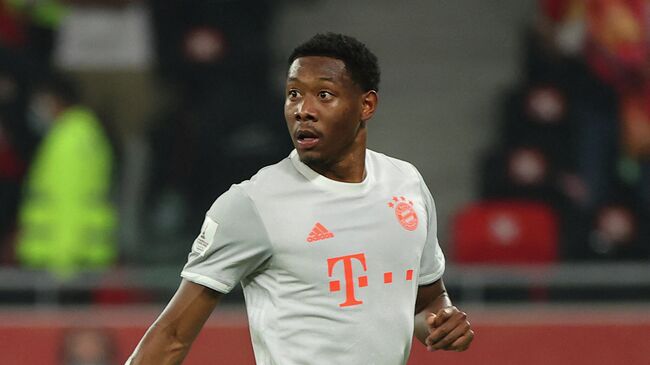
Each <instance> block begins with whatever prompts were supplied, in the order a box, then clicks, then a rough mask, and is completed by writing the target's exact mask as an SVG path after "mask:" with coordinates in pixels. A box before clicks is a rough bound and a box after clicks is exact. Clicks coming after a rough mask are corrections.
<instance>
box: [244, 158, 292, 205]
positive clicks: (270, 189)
mask: <svg viewBox="0 0 650 365" xmlns="http://www.w3.org/2000/svg"><path fill="white" fill-rule="evenodd" d="M301 182H304V178H303V177H302V175H300V173H299V172H298V171H297V170H296V169H295V167H294V166H293V164H292V163H291V159H290V158H289V157H286V158H284V159H282V160H280V161H279V162H277V163H275V164H273V165H269V166H266V167H263V168H262V169H260V170H259V171H258V172H257V173H256V174H255V175H253V176H252V177H251V178H250V179H248V180H245V181H242V182H240V183H239V184H235V185H233V187H237V188H239V189H241V190H242V191H243V192H244V193H245V194H246V195H247V196H249V197H250V198H251V199H255V198H256V197H258V196H260V195H273V194H276V193H278V192H284V191H286V190H288V189H290V187H291V186H294V184H296V183H301Z"/></svg>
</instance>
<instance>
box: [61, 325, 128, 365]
mask: <svg viewBox="0 0 650 365" xmlns="http://www.w3.org/2000/svg"><path fill="white" fill-rule="evenodd" d="M115 357H116V356H115V344H114V341H113V338H112V337H111V336H110V335H109V333H107V332H105V331H102V330H101V329H74V330H70V331H69V332H67V333H66V334H65V336H64V338H63V347H62V349H61V365H113V364H116V363H117V362H116V359H115Z"/></svg>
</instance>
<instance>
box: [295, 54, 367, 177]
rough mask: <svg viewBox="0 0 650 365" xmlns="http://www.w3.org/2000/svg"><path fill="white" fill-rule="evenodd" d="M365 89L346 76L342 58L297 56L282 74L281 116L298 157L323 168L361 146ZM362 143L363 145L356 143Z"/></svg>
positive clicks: (308, 163)
mask: <svg viewBox="0 0 650 365" xmlns="http://www.w3.org/2000/svg"><path fill="white" fill-rule="evenodd" d="M366 94H367V93H364V92H363V91H362V90H361V88H360V87H359V86H358V85H357V84H356V83H354V82H353V81H352V79H351V78H350V76H349V74H348V72H347V70H346V68H345V64H344V63H343V61H341V60H338V59H335V58H330V57H311V56H310V57H300V58H297V59H296V60H295V61H293V63H292V64H291V66H289V72H288V75H287V86H286V101H285V103H284V117H285V119H286V121H287V127H288V128H289V134H290V135H291V140H292V141H293V145H294V146H295V147H296V150H297V151H298V155H299V156H300V160H301V161H302V162H304V163H305V164H307V165H310V166H323V167H327V166H330V165H332V164H335V163H337V162H339V161H341V160H343V159H344V158H346V156H347V155H349V154H350V153H351V151H353V150H354V148H355V147H356V148H359V147H362V148H365V134H364V139H363V140H362V139H361V138H359V134H360V133H359V132H360V130H361V129H362V125H363V122H362V120H363V121H365V120H366V119H368V118H369V116H366V113H364V96H366ZM361 144H363V145H362V146H360V145H361Z"/></svg>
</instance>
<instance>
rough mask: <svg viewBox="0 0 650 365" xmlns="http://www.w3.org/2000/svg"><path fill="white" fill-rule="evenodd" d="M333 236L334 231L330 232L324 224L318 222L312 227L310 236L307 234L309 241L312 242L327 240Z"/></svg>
mask: <svg viewBox="0 0 650 365" xmlns="http://www.w3.org/2000/svg"><path fill="white" fill-rule="evenodd" d="M332 237H334V233H332V232H330V231H329V230H328V229H327V228H325V226H323V225H322V224H320V223H318V222H316V224H315V225H314V228H312V229H311V232H309V236H307V242H309V243H311V242H316V241H321V240H326V239H328V238H332Z"/></svg>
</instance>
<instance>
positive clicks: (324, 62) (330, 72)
mask: <svg viewBox="0 0 650 365" xmlns="http://www.w3.org/2000/svg"><path fill="white" fill-rule="evenodd" d="M314 79H321V80H328V81H332V82H346V81H349V80H350V77H349V75H348V72H347V69H346V68H345V63H344V62H343V61H341V60H339V59H336V58H332V57H323V56H308V57H299V58H296V59H295V60H294V61H293V62H292V63H291V65H290V66H289V71H288V73H287V81H294V80H297V81H305V82H306V81H311V80H314Z"/></svg>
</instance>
